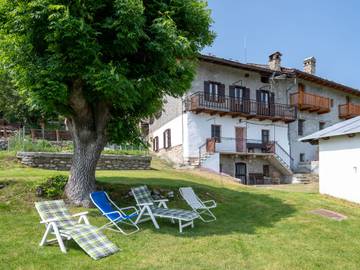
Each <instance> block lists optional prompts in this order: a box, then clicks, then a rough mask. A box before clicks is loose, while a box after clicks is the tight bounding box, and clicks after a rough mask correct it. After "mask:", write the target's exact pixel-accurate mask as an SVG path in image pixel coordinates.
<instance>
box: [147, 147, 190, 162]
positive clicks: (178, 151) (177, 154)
mask: <svg viewBox="0 0 360 270" xmlns="http://www.w3.org/2000/svg"><path fill="white" fill-rule="evenodd" d="M154 154H155V155H156V156H158V157H160V158H163V159H165V160H166V161H170V162H171V163H174V164H177V165H181V164H183V163H184V159H183V147H182V145H176V146H172V147H170V148H168V149H164V148H163V149H160V150H159V152H157V153H155V152H154Z"/></svg>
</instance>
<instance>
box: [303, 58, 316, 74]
mask: <svg viewBox="0 0 360 270" xmlns="http://www.w3.org/2000/svg"><path fill="white" fill-rule="evenodd" d="M315 71H316V59H315V57H314V56H312V57H308V58H305V60H304V72H306V73H309V74H312V75H314V74H315Z"/></svg>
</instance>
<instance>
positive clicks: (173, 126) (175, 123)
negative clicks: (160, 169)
mask: <svg viewBox="0 0 360 270" xmlns="http://www.w3.org/2000/svg"><path fill="white" fill-rule="evenodd" d="M182 126H183V116H182V115H179V116H178V117H176V118H175V119H173V120H171V121H169V122H167V123H166V124H164V125H162V126H160V127H159V128H158V129H156V130H154V131H153V132H151V133H150V136H149V138H151V139H153V138H155V137H156V136H158V137H159V149H162V148H164V135H163V133H164V131H165V130H166V129H170V130H171V147H174V146H177V145H181V144H182V138H183V134H182V133H183V132H182V130H183V129H182Z"/></svg>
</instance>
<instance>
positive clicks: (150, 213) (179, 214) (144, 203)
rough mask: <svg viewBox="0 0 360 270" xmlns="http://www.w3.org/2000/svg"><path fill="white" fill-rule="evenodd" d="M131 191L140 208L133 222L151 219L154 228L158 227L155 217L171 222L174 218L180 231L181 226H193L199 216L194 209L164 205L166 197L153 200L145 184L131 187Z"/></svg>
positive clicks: (181, 229) (173, 221)
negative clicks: (171, 207) (172, 207)
mask: <svg viewBox="0 0 360 270" xmlns="http://www.w3.org/2000/svg"><path fill="white" fill-rule="evenodd" d="M131 190H132V193H133V195H134V197H135V200H136V203H137V206H138V207H139V209H140V214H139V216H138V218H137V219H136V221H135V224H138V223H140V222H143V221H146V220H149V219H151V221H152V222H153V224H154V226H155V228H156V229H159V228H160V227H159V224H158V223H157V221H156V217H159V218H168V219H170V220H171V222H172V223H175V220H177V221H178V222H179V231H180V233H182V231H183V228H185V227H187V226H191V227H192V228H193V227H194V220H195V219H197V218H198V217H199V214H198V213H197V212H195V211H190V210H182V209H169V208H168V207H167V205H166V202H167V201H168V200H167V199H162V200H154V199H153V198H152V197H151V193H150V191H149V189H148V188H147V186H140V187H135V188H132V189H131Z"/></svg>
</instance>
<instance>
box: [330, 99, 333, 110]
mask: <svg viewBox="0 0 360 270" xmlns="http://www.w3.org/2000/svg"><path fill="white" fill-rule="evenodd" d="M330 107H331V108H332V107H334V99H330Z"/></svg>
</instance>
